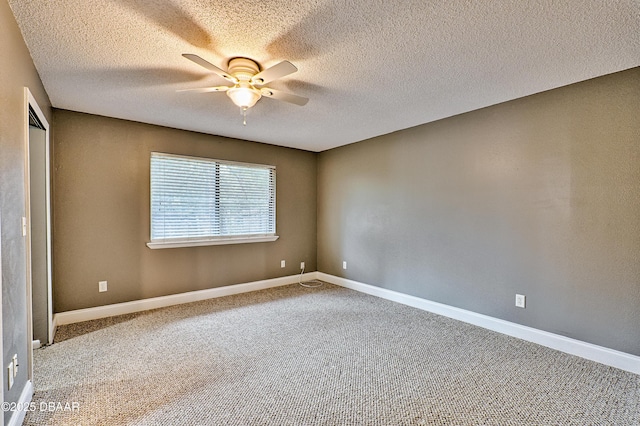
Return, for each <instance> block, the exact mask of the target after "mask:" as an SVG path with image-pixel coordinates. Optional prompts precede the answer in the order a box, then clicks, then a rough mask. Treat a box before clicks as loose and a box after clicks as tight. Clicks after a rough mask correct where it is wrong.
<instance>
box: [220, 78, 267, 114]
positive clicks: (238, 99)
mask: <svg viewBox="0 0 640 426" xmlns="http://www.w3.org/2000/svg"><path fill="white" fill-rule="evenodd" d="M227 96H229V98H231V100H232V101H233V103H234V104H236V105H237V106H238V107H240V108H242V109H247V108H251V107H252V106H254V105H255V104H256V102H258V101H259V100H260V98H261V97H262V94H261V93H260V91H259V90H258V89H256V88H255V87H253V85H251V84H250V83H246V82H240V83H238V84H236V85H235V86H233V87H232V88H230V89H229V90H227Z"/></svg>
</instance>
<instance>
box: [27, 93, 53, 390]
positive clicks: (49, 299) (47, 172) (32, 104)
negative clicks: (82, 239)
mask: <svg viewBox="0 0 640 426" xmlns="http://www.w3.org/2000/svg"><path fill="white" fill-rule="evenodd" d="M29 108H31V109H32V110H33V111H34V112H35V114H36V116H37V117H38V119H39V120H40V123H42V125H43V126H44V131H45V144H46V148H45V150H46V153H45V179H46V181H45V185H46V189H45V197H46V200H45V203H46V215H47V227H46V233H47V325H48V328H49V342H53V334H54V332H55V328H54V324H53V298H52V294H51V293H52V289H51V281H52V274H51V164H50V161H51V157H50V139H51V138H50V133H49V122H48V121H47V119H46V117H45V115H44V113H43V112H42V110H41V109H40V106H39V105H38V103H37V102H36V100H35V98H34V97H33V95H32V94H31V91H30V90H29V88H28V87H25V88H24V142H25V148H24V152H25V154H24V179H25V217H26V218H27V220H26V227H27V235H26V238H25V247H26V264H27V283H26V287H27V328H28V333H27V340H28V341H27V344H28V348H27V354H28V358H29V360H28V361H29V362H28V364H29V367H28V377H29V380H30V381H31V382H33V345H32V342H33V304H32V301H33V299H32V296H33V295H32V291H33V289H32V279H31V182H30V167H31V166H30V158H29Z"/></svg>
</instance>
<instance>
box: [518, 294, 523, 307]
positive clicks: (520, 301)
mask: <svg viewBox="0 0 640 426" xmlns="http://www.w3.org/2000/svg"><path fill="white" fill-rule="evenodd" d="M516 306H517V307H518V308H524V306H525V297H524V295H522V294H516Z"/></svg>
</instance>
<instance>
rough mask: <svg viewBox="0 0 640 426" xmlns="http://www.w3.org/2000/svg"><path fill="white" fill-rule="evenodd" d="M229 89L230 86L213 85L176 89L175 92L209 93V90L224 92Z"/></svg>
mask: <svg viewBox="0 0 640 426" xmlns="http://www.w3.org/2000/svg"><path fill="white" fill-rule="evenodd" d="M229 89H230V86H215V87H198V88H195V89H178V90H176V92H195V93H209V92H226V91H227V90H229Z"/></svg>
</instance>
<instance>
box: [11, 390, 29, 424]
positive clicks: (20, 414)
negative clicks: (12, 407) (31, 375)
mask: <svg viewBox="0 0 640 426" xmlns="http://www.w3.org/2000/svg"><path fill="white" fill-rule="evenodd" d="M32 397H33V383H31V380H27V383H26V384H25V385H24V388H23V389H22V393H20V399H18V401H17V404H16V405H17V406H18V407H23V408H29V404H30V403H31V398H32ZM26 415H27V410H26V409H23V410H18V411H13V412H12V413H11V417H10V418H9V421H8V422H7V426H20V425H22V422H23V421H24V418H25V416H26Z"/></svg>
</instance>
